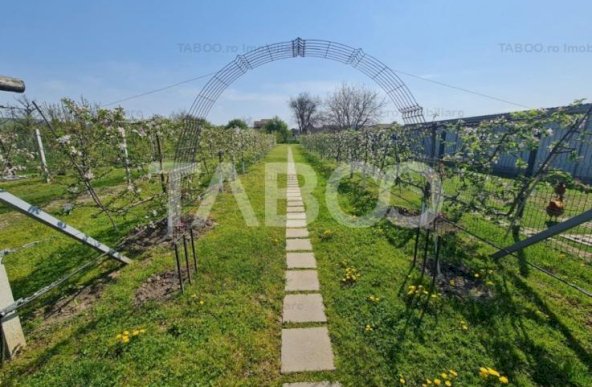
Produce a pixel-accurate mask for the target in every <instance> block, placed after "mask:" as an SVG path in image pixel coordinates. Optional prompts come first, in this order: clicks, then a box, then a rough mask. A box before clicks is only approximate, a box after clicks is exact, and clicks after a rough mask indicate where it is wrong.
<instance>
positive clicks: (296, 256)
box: [286, 252, 317, 269]
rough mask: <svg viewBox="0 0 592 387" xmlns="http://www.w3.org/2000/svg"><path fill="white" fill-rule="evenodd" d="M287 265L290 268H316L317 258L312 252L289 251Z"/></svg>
mask: <svg viewBox="0 0 592 387" xmlns="http://www.w3.org/2000/svg"><path fill="white" fill-rule="evenodd" d="M286 265H287V266H288V269H316V268H317V260H316V259H315V257H314V254H313V253H311V252H307V253H288V254H286Z"/></svg>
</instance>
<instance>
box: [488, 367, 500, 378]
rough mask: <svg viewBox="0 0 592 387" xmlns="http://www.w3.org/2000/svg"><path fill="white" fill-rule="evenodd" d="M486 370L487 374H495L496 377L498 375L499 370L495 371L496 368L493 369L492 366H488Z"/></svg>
mask: <svg viewBox="0 0 592 387" xmlns="http://www.w3.org/2000/svg"><path fill="white" fill-rule="evenodd" d="M487 372H489V375H493V376H497V377H499V376H500V374H499V372H497V371H496V370H494V369H493V368H489V367H487Z"/></svg>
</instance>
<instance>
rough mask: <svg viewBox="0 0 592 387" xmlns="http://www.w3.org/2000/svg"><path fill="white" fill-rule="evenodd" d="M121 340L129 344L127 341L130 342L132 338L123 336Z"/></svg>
mask: <svg viewBox="0 0 592 387" xmlns="http://www.w3.org/2000/svg"><path fill="white" fill-rule="evenodd" d="M121 341H122V342H123V343H124V344H127V343H129V341H130V339H129V336H123V337H122V339H121Z"/></svg>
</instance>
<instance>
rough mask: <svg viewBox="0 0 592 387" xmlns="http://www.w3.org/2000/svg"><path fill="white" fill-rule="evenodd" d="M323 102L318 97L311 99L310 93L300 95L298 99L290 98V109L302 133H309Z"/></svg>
mask: <svg viewBox="0 0 592 387" xmlns="http://www.w3.org/2000/svg"><path fill="white" fill-rule="evenodd" d="M320 105H321V101H320V99H319V98H317V97H311V96H310V94H308V93H300V94H298V97H296V98H290V109H292V113H293V114H294V118H296V122H297V123H298V130H299V131H300V133H307V132H309V131H310V130H311V129H312V128H313V127H314V124H315V122H316V120H317V115H318V112H319V106H320Z"/></svg>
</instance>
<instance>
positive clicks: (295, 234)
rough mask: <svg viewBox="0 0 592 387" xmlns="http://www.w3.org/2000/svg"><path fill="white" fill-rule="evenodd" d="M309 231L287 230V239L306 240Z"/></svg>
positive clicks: (299, 229) (301, 229)
mask: <svg viewBox="0 0 592 387" xmlns="http://www.w3.org/2000/svg"><path fill="white" fill-rule="evenodd" d="M307 236H308V230H307V229H305V228H287V229H286V238H306V237H307Z"/></svg>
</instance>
